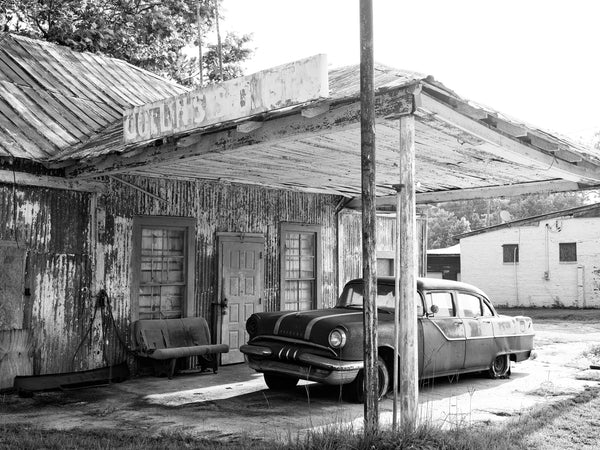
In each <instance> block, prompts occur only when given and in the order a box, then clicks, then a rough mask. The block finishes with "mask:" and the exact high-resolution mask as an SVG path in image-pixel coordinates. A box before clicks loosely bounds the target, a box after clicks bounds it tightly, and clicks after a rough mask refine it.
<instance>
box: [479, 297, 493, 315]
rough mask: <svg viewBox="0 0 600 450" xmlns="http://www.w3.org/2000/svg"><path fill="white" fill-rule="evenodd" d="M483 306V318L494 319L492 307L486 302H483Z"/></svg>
mask: <svg viewBox="0 0 600 450" xmlns="http://www.w3.org/2000/svg"><path fill="white" fill-rule="evenodd" d="M481 306H482V310H483V314H482V316H484V317H492V316H493V315H494V311H492V307H491V306H490V305H488V304H487V302H486V301H485V300H482V301H481Z"/></svg>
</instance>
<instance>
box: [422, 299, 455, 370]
mask: <svg viewBox="0 0 600 450" xmlns="http://www.w3.org/2000/svg"><path fill="white" fill-rule="evenodd" d="M425 306H426V308H427V313H428V314H427V316H425V317H423V319H422V320H421V323H422V326H423V373H422V376H423V377H434V376H438V375H445V374H448V373H452V372H455V371H459V370H461V369H462V368H463V365H464V360H465V328H464V325H463V321H462V319H461V318H460V317H458V316H457V314H456V307H455V303H454V293H453V292H452V291H430V292H426V293H425ZM433 306H435V307H437V308H433V310H432V307H433ZM434 310H435V312H432V311H434Z"/></svg>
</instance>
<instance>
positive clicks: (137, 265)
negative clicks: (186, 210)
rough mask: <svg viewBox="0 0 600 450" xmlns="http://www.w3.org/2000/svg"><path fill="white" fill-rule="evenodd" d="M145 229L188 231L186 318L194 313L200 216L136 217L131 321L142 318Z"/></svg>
mask: <svg viewBox="0 0 600 450" xmlns="http://www.w3.org/2000/svg"><path fill="white" fill-rule="evenodd" d="M143 228H164V229H167V228H177V229H184V231H185V233H184V234H185V243H184V249H185V256H184V261H185V271H186V272H185V293H184V295H183V304H182V306H181V314H182V317H192V316H194V288H195V285H194V281H195V275H196V271H195V252H194V249H195V242H196V219H194V218H193V217H178V216H177V217H176V216H134V218H133V230H132V236H131V238H132V256H131V264H130V269H131V288H130V302H131V320H132V321H135V320H138V319H139V316H140V311H139V306H140V305H139V288H140V281H141V268H142V267H141V265H142V229H143ZM153 320H158V319H153Z"/></svg>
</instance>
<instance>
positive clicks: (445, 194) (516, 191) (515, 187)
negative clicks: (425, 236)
mask: <svg viewBox="0 0 600 450" xmlns="http://www.w3.org/2000/svg"><path fill="white" fill-rule="evenodd" d="M590 189H600V184H596V185H586V184H579V183H575V182H574V181H565V180H548V181H534V182H529V183H519V184H511V185H506V186H484V187H479V188H468V189H453V190H451V191H436V192H420V193H417V194H416V203H417V204H419V205H425V204H429V203H444V202H455V201H459V200H473V199H486V198H499V197H516V196H518V195H526V194H552V193H555V192H571V191H582V190H590ZM395 204H396V196H395V195H386V196H384V197H378V198H377V208H390V207H394V206H395ZM344 208H348V209H358V208H360V198H358V197H355V198H353V199H352V200H350V201H348V202H347V203H346V204H345V205H344Z"/></svg>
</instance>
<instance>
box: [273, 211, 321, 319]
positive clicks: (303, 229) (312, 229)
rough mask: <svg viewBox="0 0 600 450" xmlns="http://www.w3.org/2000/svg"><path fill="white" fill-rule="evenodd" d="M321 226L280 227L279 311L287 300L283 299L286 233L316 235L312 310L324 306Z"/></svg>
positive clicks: (295, 224)
mask: <svg viewBox="0 0 600 450" xmlns="http://www.w3.org/2000/svg"><path fill="white" fill-rule="evenodd" d="M321 228H322V227H321V225H314V224H303V223H296V222H281V223H280V225H279V310H280V311H283V306H284V304H285V300H284V298H283V293H284V286H285V282H286V278H285V241H286V233H314V235H315V264H314V270H315V277H314V280H315V285H314V292H313V295H314V298H313V305H312V308H311V309H319V308H322V306H323V300H322V297H323V294H322V292H323V276H322V249H321V247H322V244H321Z"/></svg>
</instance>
